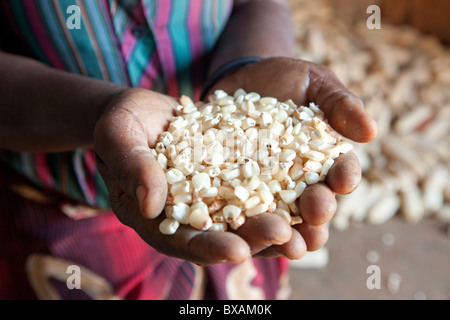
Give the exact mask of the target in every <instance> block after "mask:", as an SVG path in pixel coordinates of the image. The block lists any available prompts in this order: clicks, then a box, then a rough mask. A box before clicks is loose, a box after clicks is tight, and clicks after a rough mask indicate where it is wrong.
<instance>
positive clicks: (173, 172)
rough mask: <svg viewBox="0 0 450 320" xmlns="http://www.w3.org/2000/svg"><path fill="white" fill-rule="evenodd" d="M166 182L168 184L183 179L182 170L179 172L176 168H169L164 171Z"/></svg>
mask: <svg viewBox="0 0 450 320" xmlns="http://www.w3.org/2000/svg"><path fill="white" fill-rule="evenodd" d="M166 178H167V182H168V183H169V184H174V183H175V182H178V181H181V180H185V179H186V177H185V176H184V174H183V172H181V171H180V170H178V169H170V170H169V171H168V172H167V173H166Z"/></svg>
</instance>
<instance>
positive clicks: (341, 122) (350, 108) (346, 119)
mask: <svg viewBox="0 0 450 320" xmlns="http://www.w3.org/2000/svg"><path fill="white" fill-rule="evenodd" d="M307 96H308V99H309V101H312V102H315V103H316V104H317V105H319V106H320V108H321V109H322V110H323V112H324V113H325V117H326V118H327V119H328V123H329V124H330V125H331V126H332V127H333V129H334V130H336V131H337V132H339V133H340V134H342V135H343V136H345V137H347V138H349V139H351V140H353V141H356V142H369V141H372V140H373V139H375V137H376V134H377V126H376V123H375V121H374V120H373V119H372V118H371V117H370V116H369V115H368V113H367V112H366V111H365V110H364V105H363V102H362V101H361V100H360V99H359V98H358V97H356V96H355V95H354V94H353V93H351V92H350V91H349V90H348V89H347V88H346V87H345V86H344V85H343V84H342V83H341V82H340V81H339V79H338V77H337V76H336V74H335V73H334V72H333V71H331V70H330V69H329V68H327V67H325V66H322V65H319V64H312V65H311V69H310V83H309V87H308V91H307Z"/></svg>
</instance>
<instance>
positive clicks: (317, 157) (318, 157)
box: [305, 150, 325, 162]
mask: <svg viewBox="0 0 450 320" xmlns="http://www.w3.org/2000/svg"><path fill="white" fill-rule="evenodd" d="M305 156H306V157H307V158H308V159H311V160H313V161H317V162H321V161H323V160H324V159H325V155H324V154H323V153H322V152H319V151H314V150H309V151H308V152H306V153H305Z"/></svg>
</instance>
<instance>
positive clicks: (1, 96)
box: [0, 52, 124, 152]
mask: <svg viewBox="0 0 450 320" xmlns="http://www.w3.org/2000/svg"><path fill="white" fill-rule="evenodd" d="M123 89H124V88H123V87H121V86H117V85H114V84H111V83H108V82H104V81H99V80H94V79H91V78H88V77H83V76H79V75H75V74H70V73H68V72H63V71H58V70H54V69H52V68H50V67H48V66H46V65H44V64H41V63H39V62H37V61H34V60H32V59H28V58H24V57H20V56H15V55H10V54H6V53H3V52H0V114H1V116H0V149H6V150H12V151H42V152H54V151H67V150H73V149H76V148H84V147H91V146H92V144H93V132H94V126H95V123H96V121H97V119H98V117H99V116H100V115H101V113H102V112H103V107H104V106H105V104H106V102H107V101H108V100H109V99H111V98H112V97H114V96H115V95H117V94H118V93H119V92H120V91H121V90H123Z"/></svg>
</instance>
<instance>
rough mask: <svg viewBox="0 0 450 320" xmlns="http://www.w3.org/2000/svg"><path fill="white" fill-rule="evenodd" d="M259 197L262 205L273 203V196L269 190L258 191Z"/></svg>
mask: <svg viewBox="0 0 450 320" xmlns="http://www.w3.org/2000/svg"><path fill="white" fill-rule="evenodd" d="M258 197H259V198H260V199H261V202H262V203H266V204H271V203H272V202H273V199H274V197H273V194H272V193H271V192H270V191H267V190H260V191H258Z"/></svg>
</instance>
